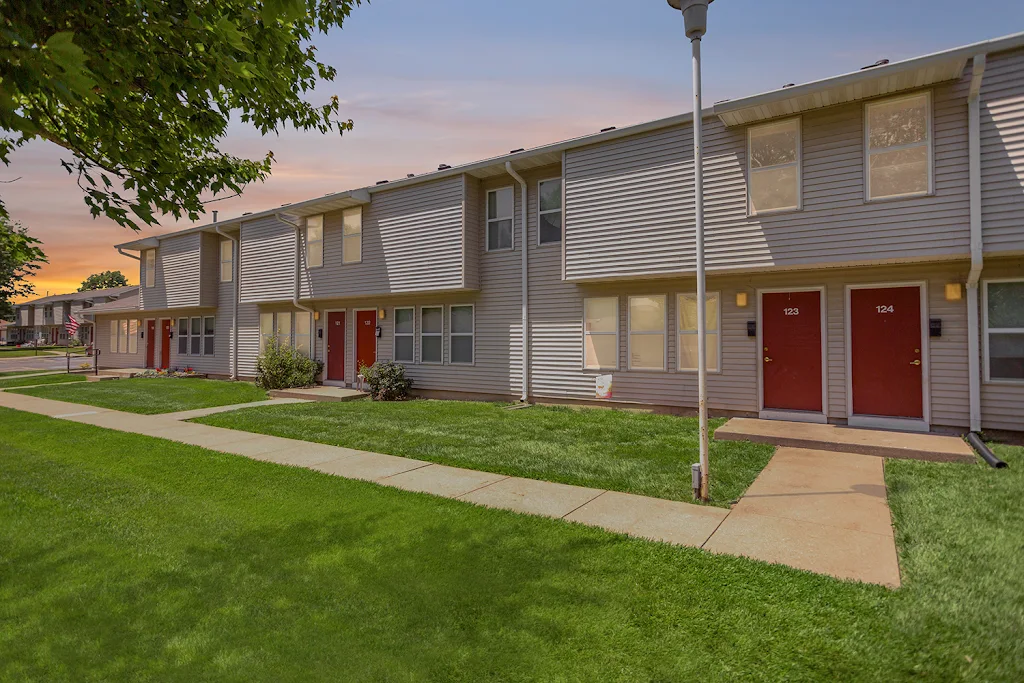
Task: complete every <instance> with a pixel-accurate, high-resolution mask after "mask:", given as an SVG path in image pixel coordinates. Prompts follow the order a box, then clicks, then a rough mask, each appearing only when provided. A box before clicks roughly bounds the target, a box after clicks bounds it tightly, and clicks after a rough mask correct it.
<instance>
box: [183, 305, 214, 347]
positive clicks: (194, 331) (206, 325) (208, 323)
mask: <svg viewBox="0 0 1024 683" xmlns="http://www.w3.org/2000/svg"><path fill="white" fill-rule="evenodd" d="M216 330H217V319H216V317H214V316H212V315H210V316H206V317H201V316H196V317H194V318H179V319H178V332H177V334H178V355H179V356H212V355H214V349H215V347H214V337H215V333H216Z"/></svg>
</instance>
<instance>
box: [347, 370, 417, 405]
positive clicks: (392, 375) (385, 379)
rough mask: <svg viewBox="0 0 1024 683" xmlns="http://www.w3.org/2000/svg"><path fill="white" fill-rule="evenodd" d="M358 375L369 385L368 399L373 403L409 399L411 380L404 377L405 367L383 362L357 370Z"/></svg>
mask: <svg viewBox="0 0 1024 683" xmlns="http://www.w3.org/2000/svg"><path fill="white" fill-rule="evenodd" d="M359 374H360V375H362V376H363V378H364V379H365V380H366V383H367V384H368V385H370V398H372V399H373V400H374V401H404V400H405V399H407V398H409V389H411V388H412V380H411V379H409V378H408V377H406V376H405V366H404V365H399V364H398V363H393V362H392V361H384V362H383V363H380V362H378V363H374V364H373V365H372V366H370V367H366V366H365V365H364V366H362V367H361V368H359Z"/></svg>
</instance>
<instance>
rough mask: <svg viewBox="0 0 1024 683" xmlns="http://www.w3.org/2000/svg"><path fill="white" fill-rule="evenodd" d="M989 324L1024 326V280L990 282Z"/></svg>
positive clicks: (993, 325)
mask: <svg viewBox="0 0 1024 683" xmlns="http://www.w3.org/2000/svg"><path fill="white" fill-rule="evenodd" d="M987 297H988V326H989V327H1022V328H1024V281H1021V282H989V283H988V294H987Z"/></svg>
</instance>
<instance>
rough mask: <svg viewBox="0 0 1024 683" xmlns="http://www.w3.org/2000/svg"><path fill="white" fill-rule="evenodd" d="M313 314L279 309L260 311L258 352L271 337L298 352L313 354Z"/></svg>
mask: <svg viewBox="0 0 1024 683" xmlns="http://www.w3.org/2000/svg"><path fill="white" fill-rule="evenodd" d="M312 318H313V314H312V313H306V312H302V313H295V314H292V312H291V311H279V312H277V313H260V353H262V352H263V350H264V349H266V348H267V343H268V342H269V341H270V340H271V339H277V343H278V344H280V345H281V346H292V347H294V348H295V349H296V350H298V351H299V352H300V353H302V354H304V355H307V356H310V357H312V355H313V353H312V352H313V320H312Z"/></svg>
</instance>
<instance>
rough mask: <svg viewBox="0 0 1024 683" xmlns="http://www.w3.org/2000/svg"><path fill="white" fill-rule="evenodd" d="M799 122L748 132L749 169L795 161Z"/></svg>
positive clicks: (789, 122) (774, 125) (773, 125)
mask: <svg viewBox="0 0 1024 683" xmlns="http://www.w3.org/2000/svg"><path fill="white" fill-rule="evenodd" d="M799 132H800V122H799V121H787V122H785V123H781V124H772V125H769V126H764V127H761V128H755V129H751V131H750V168H762V167H764V166H777V165H778V164H789V163H793V162H794V161H796V157H797V148H796V147H797V136H798V135H799Z"/></svg>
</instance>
